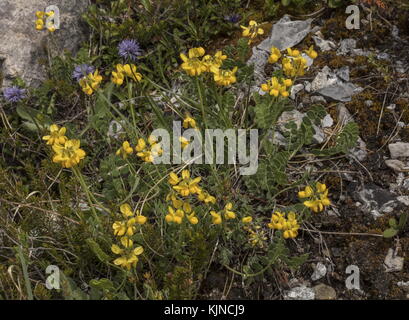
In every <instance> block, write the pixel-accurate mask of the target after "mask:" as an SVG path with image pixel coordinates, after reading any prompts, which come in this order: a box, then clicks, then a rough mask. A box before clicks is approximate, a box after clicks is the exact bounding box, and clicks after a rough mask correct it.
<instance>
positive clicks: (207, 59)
mask: <svg viewBox="0 0 409 320" xmlns="http://www.w3.org/2000/svg"><path fill="white" fill-rule="evenodd" d="M226 59H227V56H226V55H224V54H223V52H222V51H217V52H216V53H215V55H214V56H211V55H210V54H208V55H205V56H204V57H203V60H202V61H203V63H204V65H205V66H206V71H207V72H211V68H212V67H216V68H220V67H221V65H222V64H223V61H224V60H226Z"/></svg>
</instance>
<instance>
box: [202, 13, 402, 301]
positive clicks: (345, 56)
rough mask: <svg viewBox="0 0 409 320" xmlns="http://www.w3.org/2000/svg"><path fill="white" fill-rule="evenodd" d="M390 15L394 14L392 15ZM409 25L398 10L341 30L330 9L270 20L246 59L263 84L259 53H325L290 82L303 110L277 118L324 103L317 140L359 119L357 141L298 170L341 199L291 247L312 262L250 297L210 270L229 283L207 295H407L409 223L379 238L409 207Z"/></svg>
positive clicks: (265, 69)
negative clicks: (323, 177) (318, 176)
mask: <svg viewBox="0 0 409 320" xmlns="http://www.w3.org/2000/svg"><path fill="white" fill-rule="evenodd" d="M394 14H397V16H398V17H399V19H398V20H396V19H392V17H394ZM281 24H283V25H285V28H283V29H281V27H280V25H281ZM408 25H409V16H408V15H407V13H405V15H404V16H402V12H399V13H398V12H394V11H393V9H392V10H391V11H385V12H382V13H379V15H378V16H377V17H372V19H371V17H370V16H369V15H368V16H367V17H365V15H364V17H363V19H362V20H361V29H360V30H351V31H348V30H347V29H346V28H345V14H343V13H342V12H337V13H334V12H331V11H328V12H327V11H324V12H321V13H320V14H319V15H318V16H315V17H314V18H313V19H311V20H303V21H294V19H292V22H291V19H290V17H285V18H284V19H282V20H280V21H278V22H275V24H273V27H272V30H271V31H270V33H269V34H270V38H268V39H267V40H264V41H263V42H261V43H260V44H259V45H258V46H256V48H254V49H253V55H252V57H251V58H250V62H252V63H255V65H256V72H258V73H257V75H258V76H259V77H260V82H261V81H262V80H263V79H264V77H265V74H268V73H269V72H270V71H271V70H269V68H271V66H269V65H267V64H266V62H265V53H264V51H263V49H265V48H267V47H271V45H275V46H277V47H279V48H280V46H282V47H285V46H287V45H290V46H294V45H297V44H299V43H302V44H303V45H304V46H309V45H315V46H317V47H319V48H320V49H321V52H320V56H319V58H318V59H317V60H316V61H315V63H314V65H313V66H311V68H310V70H309V73H308V74H307V75H306V76H305V77H304V78H303V79H302V80H304V83H301V84H299V85H297V86H295V87H294V88H293V92H292V98H293V99H294V100H295V101H296V103H297V104H298V111H295V112H292V114H290V115H286V116H285V117H284V118H283V117H282V119H281V120H282V121H284V122H285V121H286V120H288V119H291V120H294V119H298V118H300V119H301V118H302V116H303V113H302V112H303V110H305V109H306V108H307V107H309V106H311V105H312V104H317V103H318V104H323V105H325V106H326V109H327V111H328V115H327V116H326V117H325V118H324V120H323V122H322V124H321V127H319V128H317V132H316V138H317V139H316V140H317V141H316V142H317V143H323V142H324V141H326V143H331V135H333V133H334V132H336V130H339V127H340V126H342V125H343V123H345V122H348V121H355V122H356V123H357V124H358V125H359V127H360V139H359V141H358V145H357V147H356V148H355V149H353V150H351V152H350V154H349V155H348V156H347V157H341V158H340V157H334V158H333V159H331V160H330V161H327V162H326V163H316V162H314V161H311V162H310V161H306V162H305V163H302V164H301V167H298V168H297V169H295V168H293V169H294V170H305V169H306V168H307V167H309V168H310V169H312V170H314V171H316V172H319V173H326V174H327V179H328V180H327V181H328V184H329V186H330V189H331V194H332V195H333V198H332V199H333V203H334V204H335V205H334V207H333V209H332V210H330V211H328V212H327V213H326V214H325V215H320V216H316V217H314V221H313V223H312V224H311V225H309V226H308V227H305V232H304V233H303V236H302V237H301V238H299V239H297V241H295V242H294V243H293V249H294V250H295V251H298V252H299V253H305V252H310V256H309V260H308V263H306V264H305V265H304V266H303V267H302V268H301V270H299V271H297V272H293V271H291V270H289V269H286V268H283V269H281V270H280V269H279V270H277V271H276V272H275V276H274V277H273V279H270V280H271V281H270V280H265V281H263V283H262V284H261V285H260V284H258V285H255V286H254V291H253V292H252V293H249V292H244V291H243V290H241V289H240V287H241V285H240V283H235V284H232V285H231V286H230V287H228V288H230V290H227V289H226V285H224V284H225V283H228V282H229V281H232V283H234V281H233V279H226V278H225V275H223V274H222V273H214V274H213V277H214V279H213V278H212V277H210V280H209V281H210V282H209V283H210V284H209V287H208V288H210V287H211V286H212V285H216V284H217V283H219V284H220V283H221V284H223V285H222V286H220V285H219V286H218V289H216V290H214V291H213V293H212V294H211V295H210V296H213V297H216V296H220V295H223V294H224V295H226V293H227V297H228V298H244V297H248V296H249V295H250V296H253V297H254V295H255V296H256V297H257V298H264V299H277V298H282V297H283V298H284V299H357V300H361V299H409V265H408V263H407V259H408V256H407V253H408V250H409V232H408V231H409V226H408V224H406V226H405V227H404V229H403V230H401V231H400V233H399V235H398V236H396V237H394V238H392V239H385V238H383V237H382V233H383V231H384V230H385V229H387V228H388V221H389V219H391V218H395V219H399V217H400V216H401V215H402V214H404V213H406V212H407V211H408V205H409V175H408V172H409V170H408V169H409V142H408V141H409V140H408V133H409V118H408V115H409V113H408V102H409V94H408V92H409V91H408V89H409V76H408V74H409V67H408V62H409V50H408V49H409V30H408ZM283 30H284V31H283ZM279 137H280V135H278V138H279ZM276 138H277V135H276ZM283 143H285V142H283ZM293 165H294V167H295V166H297V165H299V163H294V164H293ZM348 266H356V267H357V268H358V269H357V270H359V276H360V278H359V289H358V287H357V289H348V288H347V286H346V281H347V278H348V277H349V276H350V275H352V274H354V273H355V271H350V270H349V269H348ZM349 268H351V267H349ZM352 268H354V267H352ZM354 270H355V269H354ZM272 283H273V284H272ZM274 283H275V284H278V286H277V287H278V288H281V289H279V290H278V289H277V287H276V286H275V285H274ZM216 286H217V285H216ZM255 292H256V293H255Z"/></svg>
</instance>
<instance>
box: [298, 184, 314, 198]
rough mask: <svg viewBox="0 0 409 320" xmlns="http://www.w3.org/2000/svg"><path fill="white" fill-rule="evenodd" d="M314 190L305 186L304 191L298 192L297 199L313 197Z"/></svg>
mask: <svg viewBox="0 0 409 320" xmlns="http://www.w3.org/2000/svg"><path fill="white" fill-rule="evenodd" d="M313 193H314V190H313V189H312V188H311V187H310V186H306V187H305V189H304V191H300V192H298V197H299V198H309V197H311V196H312V195H313Z"/></svg>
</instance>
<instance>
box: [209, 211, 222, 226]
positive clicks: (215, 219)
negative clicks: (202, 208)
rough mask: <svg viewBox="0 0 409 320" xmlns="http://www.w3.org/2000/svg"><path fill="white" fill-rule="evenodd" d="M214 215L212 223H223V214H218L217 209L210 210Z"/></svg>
mask: <svg viewBox="0 0 409 320" xmlns="http://www.w3.org/2000/svg"><path fill="white" fill-rule="evenodd" d="M210 214H211V216H212V223H213V224H221V223H222V216H221V215H220V214H218V213H217V212H216V211H210Z"/></svg>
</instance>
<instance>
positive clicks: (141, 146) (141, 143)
mask: <svg viewBox="0 0 409 320" xmlns="http://www.w3.org/2000/svg"><path fill="white" fill-rule="evenodd" d="M145 148H146V142H145V140H144V139H142V138H140V139H138V144H137V145H136V147H135V151H136V152H141V151H143V150H144V149H145Z"/></svg>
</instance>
